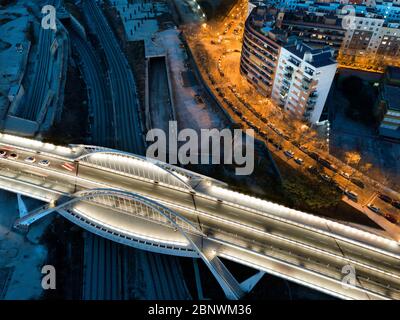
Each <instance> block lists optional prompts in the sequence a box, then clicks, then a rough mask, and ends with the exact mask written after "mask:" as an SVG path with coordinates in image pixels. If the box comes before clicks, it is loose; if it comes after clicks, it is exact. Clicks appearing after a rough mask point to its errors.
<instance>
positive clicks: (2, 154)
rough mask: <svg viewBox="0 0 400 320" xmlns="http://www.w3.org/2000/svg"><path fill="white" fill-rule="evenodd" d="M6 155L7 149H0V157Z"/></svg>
mask: <svg viewBox="0 0 400 320" xmlns="http://www.w3.org/2000/svg"><path fill="white" fill-rule="evenodd" d="M6 155H7V151H5V150H0V158H5V157H6Z"/></svg>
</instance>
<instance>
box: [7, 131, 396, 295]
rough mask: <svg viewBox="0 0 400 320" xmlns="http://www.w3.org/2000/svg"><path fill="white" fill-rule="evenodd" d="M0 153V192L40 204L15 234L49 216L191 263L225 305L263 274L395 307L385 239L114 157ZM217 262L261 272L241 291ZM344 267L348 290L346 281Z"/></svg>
mask: <svg viewBox="0 0 400 320" xmlns="http://www.w3.org/2000/svg"><path fill="white" fill-rule="evenodd" d="M0 149H1V150H6V151H7V156H5V157H1V158H0V188H1V189H4V190H8V191H11V192H14V193H17V194H20V195H25V196H28V197H31V198H35V199H38V200H41V201H43V202H44V203H45V205H44V206H42V207H40V208H37V209H35V210H33V211H31V212H25V211H26V210H21V217H20V218H19V219H18V220H17V221H16V222H15V227H16V228H18V229H20V230H22V231H23V230H27V229H28V228H29V226H30V225H31V224H32V223H34V222H35V221H37V220H38V219H40V218H41V217H43V216H46V215H48V214H51V213H53V212H57V213H58V214H60V215H62V216H63V217H65V218H66V219H68V220H70V221H72V222H73V223H75V224H76V225H78V226H80V227H82V228H84V229H86V230H88V231H90V232H93V233H95V234H97V235H99V236H102V237H105V238H107V239H110V240H112V241H116V242H118V243H122V244H125V245H128V246H132V247H135V248H139V249H143V250H149V251H152V252H158V253H164V254H171V255H176V256H185V257H198V258H201V259H202V260H203V261H204V262H205V264H206V265H207V266H208V267H209V269H210V270H211V272H212V274H213V275H214V276H215V277H216V279H217V281H218V283H219V284H220V285H221V287H222V289H223V291H224V293H225V294H226V296H227V298H229V299H239V298H241V297H242V296H243V295H244V294H245V293H246V292H248V291H249V290H251V289H252V287H253V286H254V285H255V284H256V283H257V281H258V280H259V279H260V278H261V277H262V275H263V274H264V273H268V274H272V275H276V276H278V277H281V278H284V279H288V280H290V281H293V282H296V283H299V284H301V285H304V286H307V287H310V288H313V289H316V290H319V291H321V292H324V293H327V294H329V295H332V296H335V297H339V298H343V299H399V298H400V263H399V262H400V243H399V240H400V239H391V238H389V237H388V236H386V235H385V234H384V233H380V232H378V231H376V232H375V231H370V230H369V229H368V230H367V229H366V228H365V229H364V228H362V227H355V226H353V225H350V224H344V223H340V222H337V221H334V220H329V219H325V218H321V217H317V216H314V215H311V214H308V213H304V212H301V211H297V210H293V209H290V208H286V207H284V206H281V205H277V204H274V203H271V202H269V201H265V200H261V199H257V198H254V197H251V196H248V195H244V194H240V193H237V192H235V191H232V190H230V189H229V187H228V186H227V185H226V184H224V183H222V182H220V181H217V180H214V179H212V178H209V177H206V176H203V175H200V174H197V173H194V172H191V171H188V170H185V169H182V168H179V167H176V166H172V165H169V164H166V163H163V162H159V161H155V160H151V159H146V158H144V157H141V156H137V155H134V154H130V153H126V152H121V151H117V150H113V149H108V148H102V147H96V146H86V145H71V146H69V147H62V146H55V145H52V144H48V143H43V142H40V141H36V140H30V139H26V138H21V137H16V136H12V135H8V134H0ZM12 153H14V154H15V155H18V157H17V158H16V157H15V156H14V157H10V155H11V154H12ZM29 157H34V158H35V162H29V161H26V160H27V158H29ZM40 160H48V161H49V162H50V163H49V164H47V165H46V164H43V163H40ZM19 198H20V197H19ZM221 258H222V259H221ZM224 259H226V260H231V261H235V262H237V263H240V264H242V265H245V266H249V267H251V268H254V269H255V270H258V271H259V272H256V271H255V274H254V276H253V277H251V278H249V279H248V280H246V281H244V282H242V283H239V282H238V281H237V280H236V279H235V277H234V276H233V275H232V274H231V273H230V272H229V270H228V269H227V268H226V266H225V265H224V264H223V260H224ZM349 265H350V266H351V267H352V268H354V270H355V274H354V277H352V278H351V279H352V280H353V281H346V279H350V278H349V276H352V274H350V275H349V274H346V270H349V267H348V266H349Z"/></svg>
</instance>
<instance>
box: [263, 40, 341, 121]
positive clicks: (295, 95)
mask: <svg viewBox="0 0 400 320" xmlns="http://www.w3.org/2000/svg"><path fill="white" fill-rule="evenodd" d="M336 68H337V62H336V61H335V60H334V58H333V50H332V49H331V48H329V47H325V48H323V49H315V48H312V47H311V46H310V45H307V44H304V43H302V42H300V41H298V42H297V43H294V44H289V45H286V46H285V47H282V49H281V52H280V55H279V61H278V67H277V71H276V75H275V79H274V84H273V88H272V95H271V97H272V99H273V100H274V101H275V103H277V104H278V105H279V106H280V107H282V108H283V109H284V110H285V111H288V112H290V113H292V114H293V115H295V116H297V117H298V118H302V119H304V120H307V121H309V122H311V123H316V122H318V121H319V119H320V117H321V114H322V111H323V109H324V105H325V102H326V98H327V96H328V94H329V90H330V88H331V84H332V81H333V78H334V77H335V73H336Z"/></svg>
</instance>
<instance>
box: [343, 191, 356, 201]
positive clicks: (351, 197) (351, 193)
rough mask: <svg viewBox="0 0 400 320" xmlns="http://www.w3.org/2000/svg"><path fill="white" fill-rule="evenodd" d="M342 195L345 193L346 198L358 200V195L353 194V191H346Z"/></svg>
mask: <svg viewBox="0 0 400 320" xmlns="http://www.w3.org/2000/svg"><path fill="white" fill-rule="evenodd" d="M344 193H345V194H346V196H348V197H349V198H350V199H351V200H355V201H356V200H357V199H358V194H357V193H355V192H354V191H351V190H346V191H345V192H344Z"/></svg>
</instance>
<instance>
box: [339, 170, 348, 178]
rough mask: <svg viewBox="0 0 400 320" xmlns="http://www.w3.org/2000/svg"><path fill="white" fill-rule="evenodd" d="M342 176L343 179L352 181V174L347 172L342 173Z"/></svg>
mask: <svg viewBox="0 0 400 320" xmlns="http://www.w3.org/2000/svg"><path fill="white" fill-rule="evenodd" d="M340 175H341V176H342V177H343V178H346V179H350V174H349V173H347V172H344V171H340Z"/></svg>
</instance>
